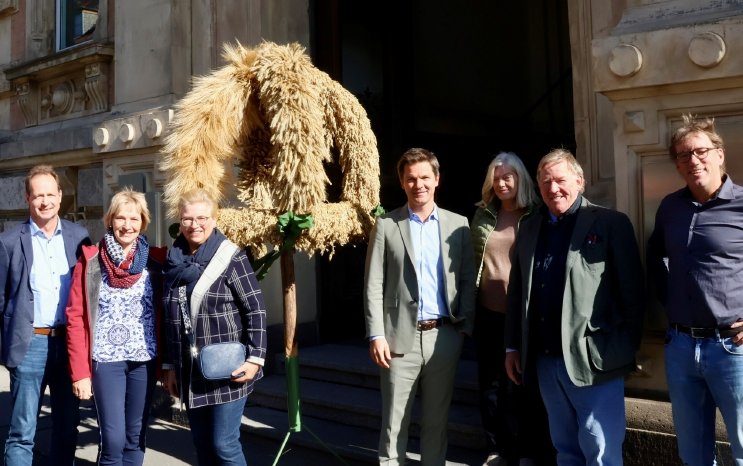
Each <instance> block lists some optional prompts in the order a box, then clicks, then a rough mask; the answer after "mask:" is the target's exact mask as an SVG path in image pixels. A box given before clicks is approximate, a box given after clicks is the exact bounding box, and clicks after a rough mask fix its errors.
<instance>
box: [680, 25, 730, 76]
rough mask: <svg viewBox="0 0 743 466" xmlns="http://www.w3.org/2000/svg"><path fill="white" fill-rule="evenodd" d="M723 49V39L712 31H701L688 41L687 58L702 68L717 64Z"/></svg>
mask: <svg viewBox="0 0 743 466" xmlns="http://www.w3.org/2000/svg"><path fill="white" fill-rule="evenodd" d="M725 51H726V47H725V40H723V38H722V37H720V36H719V35H718V34H715V33H714V32H702V33H700V34H697V35H695V36H694V37H693V38H692V39H691V41H690V42H689V59H690V60H691V61H693V62H694V64H696V65H698V66H701V67H702V68H712V67H715V66H717V65H719V64H720V62H721V61H722V59H723V58H724V57H725Z"/></svg>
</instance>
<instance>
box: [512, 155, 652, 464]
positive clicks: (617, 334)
mask: <svg viewBox="0 0 743 466" xmlns="http://www.w3.org/2000/svg"><path fill="white" fill-rule="evenodd" d="M537 184H538V186H539V191H540V192H541V194H542V198H543V199H544V204H545V207H544V209H542V210H541V211H540V212H538V213H537V214H535V215H533V216H532V217H530V218H528V219H526V220H524V221H523V222H522V224H521V227H520V228H519V233H518V236H517V239H516V244H515V246H514V253H513V258H512V268H511V278H510V282H509V285H508V310H507V314H506V347H507V351H508V352H507V353H506V371H507V372H508V376H509V378H511V380H513V381H514V382H515V383H521V382H522V371H523V376H524V377H523V379H524V380H526V381H527V383H534V382H536V381H534V380H530V375H531V379H533V375H534V374H536V378H537V379H538V381H539V390H540V392H541V394H542V399H543V400H544V404H545V407H546V408H547V415H548V418H549V427H550V435H551V437H552V443H553V444H554V446H555V449H556V450H557V464H558V465H560V466H562V465H576V464H603V465H606V466H613V465H621V464H622V443H623V441H624V433H625V427H626V426H625V424H626V423H625V415H624V376H626V375H627V374H628V373H629V372H630V371H632V370H633V369H634V367H635V352H636V351H637V349H638V347H639V345H640V339H641V336H642V323H643V315H644V298H643V293H644V284H643V273H642V265H641V263H640V253H639V248H638V246H637V240H636V239H635V233H634V229H633V228H632V224H631V223H630V221H629V219H628V218H627V216H626V215H624V214H623V213H621V212H617V211H615V210H611V209H607V208H604V207H600V206H597V205H595V204H592V203H591V202H589V201H588V200H587V199H585V198H584V197H583V196H582V192H583V169H582V168H581V167H580V165H579V164H578V162H577V161H576V160H575V157H573V154H571V153H570V152H569V151H567V150H564V149H555V150H553V151H552V152H550V153H549V154H547V155H545V156H544V157H543V158H542V160H541V161H540V163H539V167H538V169H537Z"/></svg>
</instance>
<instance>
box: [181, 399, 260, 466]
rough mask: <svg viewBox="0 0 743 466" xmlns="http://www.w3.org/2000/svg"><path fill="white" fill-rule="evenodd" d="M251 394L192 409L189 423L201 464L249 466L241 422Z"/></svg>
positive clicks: (189, 412)
mask: <svg viewBox="0 0 743 466" xmlns="http://www.w3.org/2000/svg"><path fill="white" fill-rule="evenodd" d="M247 400H248V398H247V397H243V398H240V399H239V400H235V401H231V402H229V403H222V404H218V405H210V406H202V407H200V408H188V409H187V411H186V412H187V413H188V422H189V424H190V426H191V436H192V437H193V442H194V445H195V446H196V457H197V458H198V461H199V466H216V465H233V464H234V465H240V466H245V465H246V464H247V463H246V462H245V455H243V449H242V444H241V443H240V421H241V419H242V416H243V411H244V410H245V402H246V401H247Z"/></svg>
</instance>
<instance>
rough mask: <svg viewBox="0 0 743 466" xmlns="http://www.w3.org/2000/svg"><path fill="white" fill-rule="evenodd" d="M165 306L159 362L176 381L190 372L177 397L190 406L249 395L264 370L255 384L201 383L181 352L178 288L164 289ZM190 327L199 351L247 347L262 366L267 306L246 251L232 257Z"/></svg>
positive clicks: (189, 360)
mask: <svg viewBox="0 0 743 466" xmlns="http://www.w3.org/2000/svg"><path fill="white" fill-rule="evenodd" d="M203 278H204V277H203V276H202V279H203ZM190 298H191V297H190V296H189V302H190ZM163 301H164V303H163V308H164V310H165V327H166V336H167V340H168V345H167V351H166V354H165V355H164V358H163V362H164V363H166V364H173V365H174V366H175V367H176V370H177V372H178V374H179V376H178V380H179V381H180V380H182V377H181V374H183V373H185V374H189V373H190V377H189V379H190V380H188V381H185V382H187V385H188V387H179V389H180V393H181V398H182V400H183V401H186V400H187V401H188V407H189V408H198V407H200V406H208V405H217V404H221V403H228V402H230V401H235V400H238V399H240V398H243V397H246V396H248V394H250V393H251V392H252V391H253V383H254V382H255V381H256V380H258V379H260V378H261V377H262V376H263V371H262V370H259V371H258V373H257V374H256V376H255V379H253V380H252V381H250V382H248V383H242V384H241V383H234V382H231V381H229V380H224V381H209V380H205V379H204V378H203V377H202V376H201V372H200V371H199V369H198V367H197V366H196V365H192V360H191V358H190V357H188V356H184V354H187V352H185V353H184V351H183V349H184V348H183V346H186V347H187V346H188V341H187V340H186V339H185V336H184V335H183V332H182V331H181V325H182V317H181V312H180V309H179V306H178V289H177V288H173V289H170V290H165V295H164V297H163ZM192 325H193V327H194V329H193V332H194V337H195V342H196V347H197V348H199V349H201V348H202V347H203V346H204V345H208V344H211V343H223V342H229V341H240V342H242V343H243V344H244V345H245V347H246V350H247V360H250V361H253V362H256V363H258V364H260V365H263V360H264V358H265V356H266V306H265V304H264V302H263V295H262V294H261V290H260V288H259V287H258V281H257V280H256V278H255V275H254V274H253V268H252V267H251V265H250V261H249V260H248V256H247V254H246V253H245V251H244V250H239V251H238V252H236V253H235V254H234V255H233V256H232V259H231V260H230V263H229V264H228V265H227V268H226V269H225V270H224V271H222V273H221V274H220V275H219V276H218V277H217V279H216V280H215V281H214V282H213V283H212V284H211V286H209V289H208V291H207V292H206V294H205V296H204V299H203V301H202V302H201V305H200V306H199V309H198V310H197V311H196V319H195V320H194V321H193V323H192ZM184 364H189V365H192V366H191V367H190V369H191V370H189V368H185V367H184ZM184 369H185V370H184ZM186 390H187V392H186ZM186 393H187V394H188V397H186V396H185V395H186Z"/></svg>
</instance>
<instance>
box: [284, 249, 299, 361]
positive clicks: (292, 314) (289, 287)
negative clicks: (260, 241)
mask: <svg viewBox="0 0 743 466" xmlns="http://www.w3.org/2000/svg"><path fill="white" fill-rule="evenodd" d="M281 287H282V289H283V291H284V354H285V355H286V356H287V357H296V356H297V352H298V349H297V341H296V330H297V284H296V280H295V278H294V251H293V250H290V251H285V252H284V253H282V254H281Z"/></svg>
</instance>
